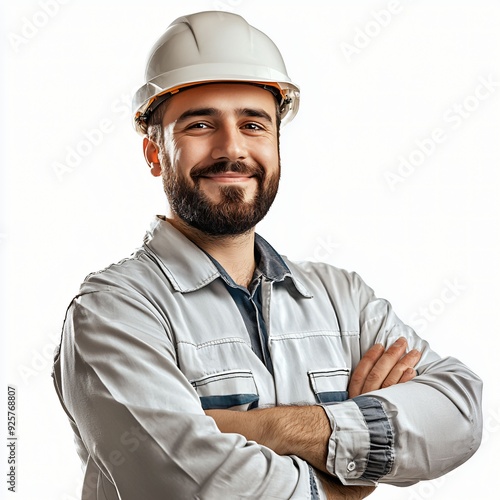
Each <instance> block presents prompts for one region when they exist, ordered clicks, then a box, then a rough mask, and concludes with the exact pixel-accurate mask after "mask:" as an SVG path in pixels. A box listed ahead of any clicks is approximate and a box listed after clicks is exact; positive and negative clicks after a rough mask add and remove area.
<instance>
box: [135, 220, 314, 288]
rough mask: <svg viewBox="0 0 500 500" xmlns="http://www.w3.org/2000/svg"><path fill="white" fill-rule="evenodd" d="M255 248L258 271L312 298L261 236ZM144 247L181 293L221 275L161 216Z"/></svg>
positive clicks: (201, 286)
mask: <svg viewBox="0 0 500 500" xmlns="http://www.w3.org/2000/svg"><path fill="white" fill-rule="evenodd" d="M255 245H256V247H257V251H258V252H259V254H260V256H261V261H260V264H259V269H260V271H261V272H262V274H263V275H264V276H265V277H266V278H267V279H269V280H270V281H276V282H281V281H285V279H287V278H290V279H291V281H292V283H293V284H294V286H295V288H296V289H297V291H298V292H299V293H300V294H301V295H303V296H304V297H310V296H312V295H311V294H310V293H309V291H308V290H307V289H306V287H305V286H304V285H303V284H302V283H301V282H300V281H299V280H298V279H297V277H296V276H294V275H293V274H292V271H291V270H290V268H289V267H288V266H287V265H286V263H285V261H284V260H283V258H282V257H281V256H280V255H279V254H278V252H276V250H275V249H274V248H273V247H272V246H271V245H270V244H269V243H268V242H267V241H266V240H265V239H264V238H262V237H261V236H259V235H258V234H256V235H255ZM144 246H145V247H146V248H147V250H149V252H152V253H153V254H154V256H155V257H156V259H157V261H158V263H159V265H160V267H161V268H162V270H163V272H164V273H165V275H166V276H167V278H168V280H169V281H170V283H171V284H172V287H173V288H174V289H175V290H176V291H178V292H181V293H187V292H193V291H195V290H199V289H200V288H203V287H204V286H206V285H208V284H209V283H211V282H212V281H214V280H215V279H216V278H219V277H220V276H221V273H220V271H219V269H218V268H217V266H216V265H215V264H214V262H213V261H212V259H211V258H210V257H209V256H208V255H207V254H206V253H205V252H204V251H203V250H202V249H201V248H199V247H198V246H197V245H195V244H194V243H193V242H192V241H191V240H189V239H188V238H187V237H186V236H184V235H183V234H182V233H181V232H180V231H178V230H177V229H176V228H175V227H174V226H172V224H170V223H169V222H168V221H167V220H165V218H163V217H162V216H156V218H155V219H154V220H153V222H152V223H151V227H150V229H149V231H148V232H147V233H146V235H145V237H144Z"/></svg>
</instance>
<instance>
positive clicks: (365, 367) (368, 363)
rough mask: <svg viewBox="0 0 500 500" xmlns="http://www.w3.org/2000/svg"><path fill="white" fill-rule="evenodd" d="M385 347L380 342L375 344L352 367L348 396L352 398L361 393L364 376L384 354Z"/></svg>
mask: <svg viewBox="0 0 500 500" xmlns="http://www.w3.org/2000/svg"><path fill="white" fill-rule="evenodd" d="M384 352H385V348H384V346H383V345H382V344H375V345H373V346H372V347H370V349H368V351H366V354H365V355H364V356H363V357H362V358H361V360H360V362H359V363H358V366H356V368H355V369H354V371H353V372H352V375H351V380H350V381H349V387H348V391H349V397H350V398H354V397H356V396H359V395H360V394H362V392H361V390H362V389H363V385H364V383H365V380H366V377H367V376H368V374H369V373H370V372H371V371H372V369H373V367H374V366H375V364H376V363H377V361H378V360H379V359H380V357H381V356H382V355H383V354H384Z"/></svg>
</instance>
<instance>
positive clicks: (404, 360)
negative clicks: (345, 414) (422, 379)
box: [348, 337, 422, 399]
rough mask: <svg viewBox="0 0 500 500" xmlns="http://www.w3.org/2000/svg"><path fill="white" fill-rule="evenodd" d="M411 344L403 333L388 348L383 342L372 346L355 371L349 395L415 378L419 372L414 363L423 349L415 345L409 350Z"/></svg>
mask: <svg viewBox="0 0 500 500" xmlns="http://www.w3.org/2000/svg"><path fill="white" fill-rule="evenodd" d="M407 345H408V343H407V341H406V339H405V338H404V337H401V338H399V339H398V340H396V342H394V344H392V345H391V346H390V347H389V348H388V349H387V350H385V348H384V346H383V345H382V344H375V345H374V346H373V347H371V348H370V349H368V351H367V352H366V354H365V355H364V356H363V357H362V358H361V361H360V362H359V364H358V366H357V367H356V368H355V369H354V371H353V373H352V376H351V381H350V382H349V387H348V391H349V398H351V399H352V398H354V397H356V396H359V395H360V394H364V393H366V392H369V391H376V390H377V389H384V388H385V387H390V386H391V385H395V384H402V383H403V382H408V381H409V380H411V379H413V378H414V377H415V376H416V374H417V372H416V371H415V370H414V369H413V367H414V366H415V365H416V364H417V363H418V361H419V360H420V357H421V355H422V353H421V352H420V351H417V350H416V349H413V350H412V351H410V352H409V353H407V354H405V352H406V347H407Z"/></svg>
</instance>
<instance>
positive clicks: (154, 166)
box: [142, 137, 161, 177]
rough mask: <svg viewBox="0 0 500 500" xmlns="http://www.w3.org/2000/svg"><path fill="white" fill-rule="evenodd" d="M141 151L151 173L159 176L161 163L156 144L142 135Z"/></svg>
mask: <svg viewBox="0 0 500 500" xmlns="http://www.w3.org/2000/svg"><path fill="white" fill-rule="evenodd" d="M142 151H143V153H144V158H145V159H146V163H147V164H148V165H149V168H150V169H151V175H154V176H155V177H159V176H160V175H161V165H160V160H159V159H158V145H157V144H156V143H154V142H153V141H152V140H151V139H150V138H149V137H144V139H143V141H142Z"/></svg>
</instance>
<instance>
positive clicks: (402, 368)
mask: <svg viewBox="0 0 500 500" xmlns="http://www.w3.org/2000/svg"><path fill="white" fill-rule="evenodd" d="M421 356H422V353H421V352H420V351H417V350H416V349H413V350H412V351H410V352H409V353H408V354H405V355H404V356H403V357H402V358H401V359H400V360H399V361H398V362H397V363H396V365H395V366H394V367H393V369H392V370H391V371H390V372H389V375H387V377H386V379H385V380H384V382H383V383H382V388H385V387H390V386H391V385H395V384H399V383H400V382H401V381H402V380H401V379H402V377H403V375H404V374H405V372H406V370H407V369H408V368H413V367H414V366H415V365H416V364H417V363H418V361H419V360H420V357H421ZM413 376H415V375H413ZM411 378H413V377H411ZM408 380H409V379H405V381H408Z"/></svg>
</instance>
